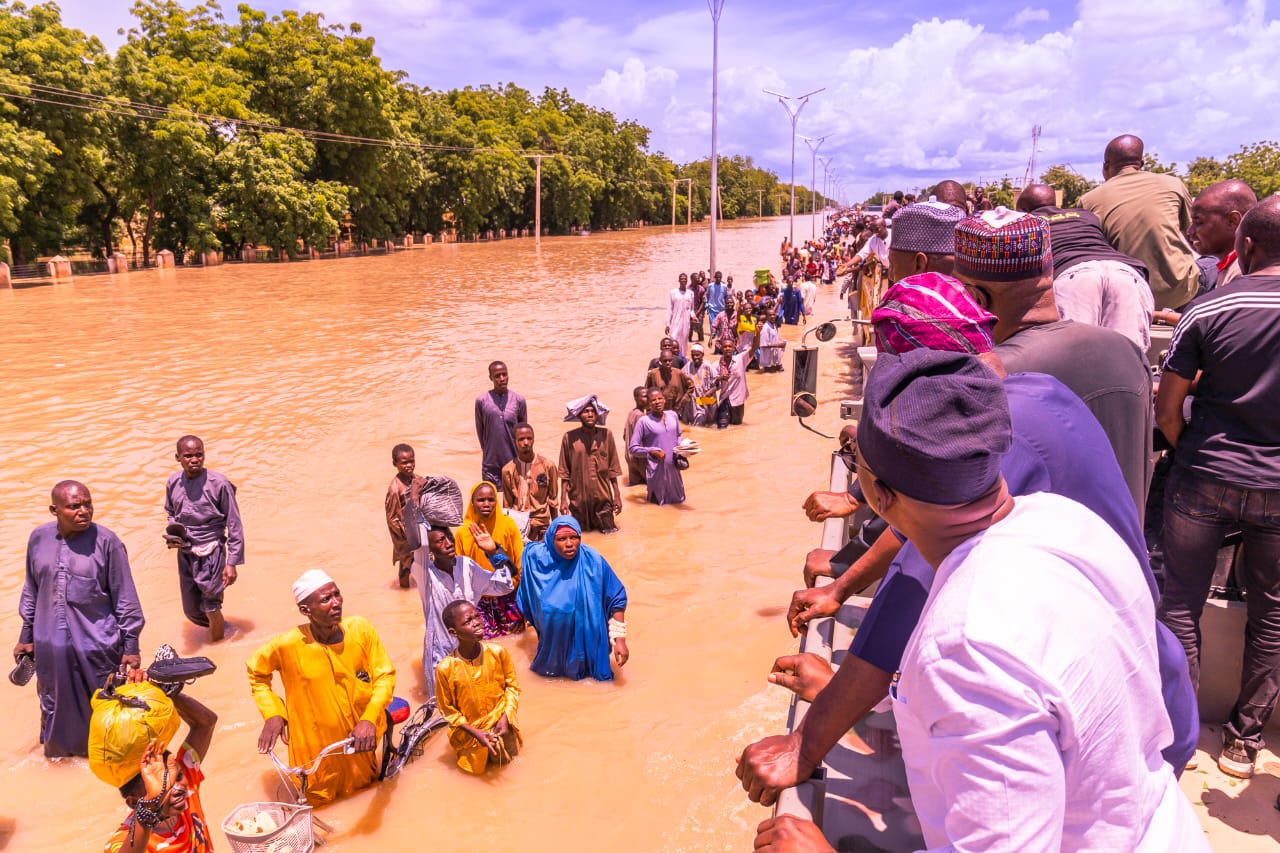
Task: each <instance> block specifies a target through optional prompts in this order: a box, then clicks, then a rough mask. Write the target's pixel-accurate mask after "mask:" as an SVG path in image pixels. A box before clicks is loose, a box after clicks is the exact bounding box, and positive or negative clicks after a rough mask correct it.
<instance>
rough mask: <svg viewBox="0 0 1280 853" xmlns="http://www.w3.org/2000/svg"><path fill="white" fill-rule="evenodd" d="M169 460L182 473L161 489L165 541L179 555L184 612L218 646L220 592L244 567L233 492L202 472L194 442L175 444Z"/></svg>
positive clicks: (199, 445)
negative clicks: (174, 461) (203, 628)
mask: <svg viewBox="0 0 1280 853" xmlns="http://www.w3.org/2000/svg"><path fill="white" fill-rule="evenodd" d="M173 458H174V459H176V460H178V464H179V465H181V466H182V470H181V471H178V472H177V473H176V474H174V475H172V476H171V477H169V481H168V483H166V484H165V497H164V510H165V513H166V514H167V515H168V519H169V527H168V528H167V529H166V530H165V537H164V538H165V542H166V543H167V544H168V545H169V547H170V548H174V549H176V550H177V552H178V586H179V588H180V590H181V592H182V612H183V613H185V614H186V617H187V619H189V620H191V621H192V622H194V623H195V624H197V625H200V626H202V627H205V628H208V629H209V639H210V641H212V642H215V643H216V642H218V641H219V640H221V639H222V636H223V634H224V633H225V631H226V620H225V619H224V618H223V616H222V595H223V592H224V590H225V589H226V588H227V587H229V586H231V585H232V584H233V583H235V582H236V574H237V573H236V567H237V566H241V565H243V564H244V528H243V527H242V526H241V525H240V507H239V505H238V504H237V503H236V487H235V486H234V485H232V483H231V481H230V480H228V479H227V478H226V477H224V476H222V475H221V474H219V473H218V472H217V471H210V470H208V469H207V468H205V467H204V442H203V441H201V440H200V439H199V438H198V437H197V436H194V435H184V436H183V437H182V438H180V439H178V452H177V453H175V454H174V455H173Z"/></svg>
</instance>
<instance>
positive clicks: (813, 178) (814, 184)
mask: <svg viewBox="0 0 1280 853" xmlns="http://www.w3.org/2000/svg"><path fill="white" fill-rule="evenodd" d="M800 138H801V139H803V140H804V144H805V145H808V146H809V152H810V153H811V154H813V165H812V171H811V172H810V177H809V239H810V240H814V239H817V236H818V149H819V148H821V147H822V143H824V142H826V141H827V138H826V137H825V136H819V137H818V138H817V139H810V138H809V137H807V136H802V137H800Z"/></svg>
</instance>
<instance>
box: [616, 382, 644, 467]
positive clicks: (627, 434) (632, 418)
mask: <svg viewBox="0 0 1280 853" xmlns="http://www.w3.org/2000/svg"><path fill="white" fill-rule="evenodd" d="M631 396H632V397H633V398H635V401H636V407H635V408H634V409H632V410H631V411H629V412H627V424H626V426H624V427H623V428H622V447H623V456H625V457H626V459H627V485H628V486H642V485H644V471H645V464H646V460H644V459H636V458H635V457H633V456H632V455H631V433H633V432H635V429H636V422H637V421H639V420H640V419H641V418H643V417H644V414H645V412H647V411H649V389H648V388H645V387H644V386H643V385H637V386H636V387H635V388H634V389H633V390H632V391H631Z"/></svg>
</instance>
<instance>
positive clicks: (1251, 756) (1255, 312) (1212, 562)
mask: <svg viewBox="0 0 1280 853" xmlns="http://www.w3.org/2000/svg"><path fill="white" fill-rule="evenodd" d="M1236 256H1237V260H1238V261H1239V263H1240V269H1241V270H1242V271H1243V272H1244V273H1245V274H1244V275H1243V276H1241V277H1240V278H1237V279H1235V280H1234V281H1232V282H1231V283H1230V284H1227V285H1225V286H1224V287H1219V288H1216V289H1215V290H1213V291H1212V292H1211V293H1209V294H1206V295H1205V296H1203V297H1201V298H1199V299H1196V300H1194V301H1193V302H1192V303H1191V305H1190V306H1188V307H1187V309H1186V311H1185V312H1184V313H1183V315H1182V319H1181V321H1179V323H1178V327H1177V328H1176V329H1175V330H1174V332H1173V338H1172V340H1171V341H1170V342H1169V355H1168V357H1167V358H1166V359H1165V363H1164V375H1163V377H1162V378H1161V380H1160V392H1159V394H1158V396H1157V397H1156V419H1157V423H1158V424H1159V426H1160V429H1161V431H1162V432H1163V433H1164V435H1165V438H1167V439H1168V440H1169V443H1170V444H1172V445H1173V446H1174V447H1176V448H1177V454H1176V455H1175V457H1174V467H1173V473H1172V474H1171V475H1170V478H1169V485H1168V488H1167V489H1166V491H1165V497H1164V544H1165V584H1164V595H1163V597H1162V598H1161V600H1160V619H1161V621H1163V622H1164V623H1165V624H1166V625H1168V626H1169V628H1170V629H1171V630H1172V631H1173V633H1174V634H1176V635H1177V636H1178V639H1180V640H1181V641H1182V645H1183V647H1184V648H1185V649H1186V650H1187V661H1188V663H1189V664H1190V670H1191V680H1192V682H1193V683H1195V684H1197V685H1198V683H1199V675H1200V614H1201V613H1202V612H1203V611H1204V603H1205V599H1206V597H1207V595H1208V591H1209V583H1210V579H1211V578H1212V576H1213V572H1214V568H1215V567H1216V557H1217V553H1218V549H1219V547H1220V546H1221V544H1222V537H1223V535H1224V534H1225V533H1227V532H1228V531H1229V530H1232V529H1239V530H1240V531H1241V533H1242V534H1243V535H1244V548H1243V550H1242V557H1241V562H1240V565H1239V574H1240V578H1241V580H1242V581H1243V585H1244V589H1245V593H1246V595H1247V596H1248V602H1249V622H1248V629H1247V632H1246V634H1245V637H1246V642H1245V649H1244V669H1243V673H1242V677H1241V683H1240V694H1239V697H1238V698H1237V700H1236V704H1235V708H1234V709H1233V710H1232V712H1231V718H1230V719H1229V720H1228V721H1227V724H1226V725H1225V726H1224V727H1223V730H1222V754H1221V756H1220V757H1219V758H1218V767H1219V768H1220V769H1221V770H1222V771H1223V772H1224V773H1229V774H1231V775H1232V776H1239V777H1241V778H1245V779H1247V778H1249V777H1250V776H1251V775H1252V774H1253V765H1254V761H1255V760H1256V759H1257V755H1258V750H1259V749H1260V748H1261V747H1262V746H1263V739H1262V730H1263V728H1265V727H1266V725H1267V721H1268V720H1269V719H1270V718H1271V715H1272V713H1273V712H1274V711H1275V706H1276V698H1277V695H1278V694H1280V511H1278V510H1280V197H1276V196H1272V197H1271V198H1268V199H1266V200H1264V201H1262V202H1259V203H1258V204H1257V205H1256V206H1255V207H1254V208H1253V209H1252V210H1250V211H1249V212H1248V213H1247V214H1245V216H1244V218H1243V219H1242V220H1241V221H1240V228H1239V230H1238V231H1237V233H1236ZM1193 383H1194V386H1195V399H1194V400H1193V402H1192V404H1191V420H1190V422H1188V423H1184V422H1183V419H1182V408H1183V404H1184V402H1185V401H1186V398H1187V396H1188V395H1189V394H1190V392H1191V389H1192V386H1193Z"/></svg>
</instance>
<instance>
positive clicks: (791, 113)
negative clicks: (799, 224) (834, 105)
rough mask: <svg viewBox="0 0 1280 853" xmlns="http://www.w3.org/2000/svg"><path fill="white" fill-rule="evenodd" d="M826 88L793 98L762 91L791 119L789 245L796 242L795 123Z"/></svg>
mask: <svg viewBox="0 0 1280 853" xmlns="http://www.w3.org/2000/svg"><path fill="white" fill-rule="evenodd" d="M826 88H827V87H826V86H823V87H822V88H821V89H814V90H813V91H812V92H809V93H807V94H804V95H799V96H796V97H794V98H793V97H791V96H790V95H783V94H780V93H778V92H771V91H769V90H768V89H765V90H764V93H765V94H766V95H773V96H774V97H775V98H777V99H778V103H780V104H782V108H783V109H784V110H786V111H787V116H788V117H789V118H790V119H791V232H790V236H789V237H788V242H790V243H795V241H796V121H797V120H799V118H800V111H801V110H803V109H804V105H805V104H807V103H809V99H810V98H812V97H813V96H814V95H816V94H818V93H819V92H824V91H826ZM788 101H795V102H796V103H797V104H798V106H797V107H796V108H795V110H792V109H791V104H789V103H787V102H788Z"/></svg>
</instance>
